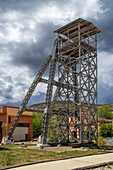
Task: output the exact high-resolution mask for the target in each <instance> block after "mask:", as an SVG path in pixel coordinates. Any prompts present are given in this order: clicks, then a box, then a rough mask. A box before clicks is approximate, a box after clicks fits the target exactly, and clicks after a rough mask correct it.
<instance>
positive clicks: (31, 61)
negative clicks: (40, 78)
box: [11, 23, 55, 73]
mask: <svg viewBox="0 0 113 170" xmlns="http://www.w3.org/2000/svg"><path fill="white" fill-rule="evenodd" d="M50 25H51V27H50ZM40 27H41V30H42V31H41V32H42V34H44V36H42V38H41V40H38V38H37V42H36V43H34V42H28V43H15V46H16V49H12V56H11V59H12V60H11V64H14V65H16V66H19V67H21V66H27V67H29V69H30V70H31V72H33V73H36V71H37V70H38V69H39V68H40V67H41V65H42V64H43V62H44V61H45V59H46V58H47V57H48V55H49V54H50V53H51V50H52V47H53V42H54V38H55V34H53V30H54V29H55V26H54V25H53V24H52V23H46V24H40ZM37 32H38V30H37Z"/></svg>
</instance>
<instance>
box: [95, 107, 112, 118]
mask: <svg viewBox="0 0 113 170" xmlns="http://www.w3.org/2000/svg"><path fill="white" fill-rule="evenodd" d="M98 115H99V117H101V118H106V119H112V116H113V114H112V111H111V110H110V108H109V107H108V106H103V107H102V108H99V109H98Z"/></svg>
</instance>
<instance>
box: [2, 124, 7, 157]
mask: <svg viewBox="0 0 113 170" xmlns="http://www.w3.org/2000/svg"><path fill="white" fill-rule="evenodd" d="M1 128H3V129H4V130H5V134H4V136H3V139H2V140H3V144H4V155H5V143H6V130H7V123H2V126H1Z"/></svg>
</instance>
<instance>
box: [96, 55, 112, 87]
mask: <svg viewBox="0 0 113 170" xmlns="http://www.w3.org/2000/svg"><path fill="white" fill-rule="evenodd" d="M98 70H99V73H98V74H99V76H98V78H99V83H100V84H102V85H103V86H104V87H106V88H109V87H111V86H113V54H111V53H109V52H100V53H99V54H98Z"/></svg>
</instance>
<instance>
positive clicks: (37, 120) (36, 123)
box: [33, 113, 43, 138]
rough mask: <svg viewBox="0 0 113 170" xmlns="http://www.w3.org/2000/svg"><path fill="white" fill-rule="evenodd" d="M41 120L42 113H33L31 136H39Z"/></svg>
mask: <svg viewBox="0 0 113 170" xmlns="http://www.w3.org/2000/svg"><path fill="white" fill-rule="evenodd" d="M42 122H43V114H42V113H40V114H35V113H33V138H37V137H39V136H40V134H41V130H42Z"/></svg>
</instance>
